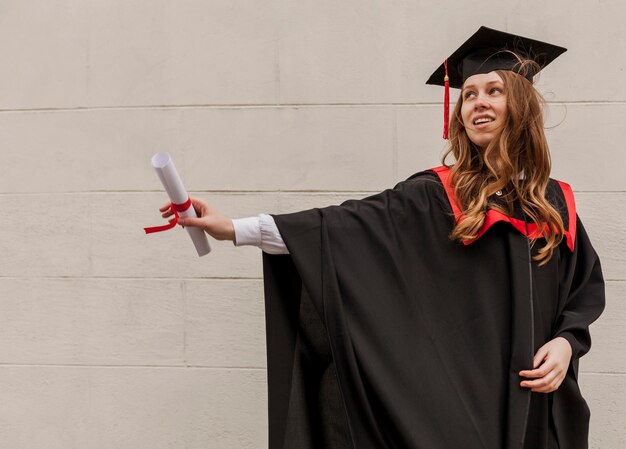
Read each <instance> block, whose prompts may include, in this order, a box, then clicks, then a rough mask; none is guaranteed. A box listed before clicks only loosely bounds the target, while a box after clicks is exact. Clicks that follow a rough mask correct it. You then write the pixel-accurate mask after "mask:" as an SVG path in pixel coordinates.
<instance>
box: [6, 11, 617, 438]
mask: <svg viewBox="0 0 626 449" xmlns="http://www.w3.org/2000/svg"><path fill="white" fill-rule="evenodd" d="M624 23H626V6H624V3H623V1H622V0H606V1H601V0H585V1H582V0H555V1H536V0H531V1H523V2H522V1H514V0H507V1H503V2H491V3H478V2H466V1H448V2H443V3H442V2H440V1H436V0H423V1H419V2H418V1H372V0H342V1H334V2H331V1H319V0H317V1H310V0H300V1H292V2H286V1H281V0H266V1H263V2H252V1H244V0H212V1H205V0H181V1H178V2H171V1H164V0H153V1H145V0H144V1H139V0H134V1H128V0H123V1H122V0H89V1H85V0H55V1H51V0H21V1H17V0H4V1H2V2H0V55H2V63H1V64H0V151H1V154H2V158H1V159H0V207H1V208H2V210H3V211H4V213H3V214H2V215H1V216H0V248H1V249H2V254H1V256H0V292H1V293H0V397H1V398H2V400H1V401H0V447H6V448H11V449H39V448H42V449H43V448H45V449H70V448H81V449H82V448H89V449H110V448H119V449H165V448H187V449H199V448H203V449H206V448H215V449H227V448H238V449H239V448H263V447H266V438H267V430H266V419H267V418H266V391H265V380H266V378H265V369H264V367H265V354H264V350H265V348H264V322H263V304H262V284H261V279H260V277H261V265H260V252H259V251H258V250H257V249H255V248H238V249H236V248H234V247H232V245H231V244H229V243H224V242H213V248H214V251H213V253H212V254H211V255H209V256H207V257H204V258H202V259H198V258H197V257H196V256H195V253H194V250H193V248H192V246H191V243H190V242H189V239H188V237H187V236H186V235H185V233H184V232H182V231H180V230H178V231H176V232H170V233H166V234H159V235H154V236H149V237H146V236H144V235H143V232H142V229H141V228H142V227H143V226H146V225H153V224H157V223H158V222H159V217H158V214H157V212H156V208H157V207H158V206H159V205H160V204H161V203H162V202H163V201H164V200H165V199H166V198H165V196H164V194H163V193H162V189H161V186H160V184H159V182H158V180H157V178H156V176H155V175H154V173H153V172H152V171H151V169H150V167H149V158H150V156H151V155H152V154H153V153H155V152H157V151H169V152H171V153H172V155H173V157H174V160H175V162H176V164H177V166H178V168H179V171H180V172H181V175H182V176H183V179H184V180H185V182H186V184H187V186H188V188H189V189H190V190H191V191H192V192H193V193H196V194H197V195H199V196H201V197H204V198H208V199H210V200H211V201H212V202H213V203H214V204H215V205H216V206H217V207H218V208H220V209H221V210H222V211H223V212H225V213H226V214H229V215H231V216H246V215H251V214H256V213H258V212H263V211H268V212H287V211H294V210H299V209H304V208H307V207H312V206H324V205H328V204H336V203H338V202H340V201H342V200H343V199H346V198H350V197H357V196H362V195H363V194H365V193H367V192H375V191H378V190H380V189H383V188H386V187H389V186H391V185H393V184H395V183H396V182H397V181H398V180H400V179H403V178H405V177H406V176H408V175H409V174H411V173H413V172H415V171H418V170H420V169H423V168H427V167H430V166H433V165H436V164H437V163H438V159H439V155H440V153H441V150H442V149H443V148H444V144H443V142H442V141H441V139H440V133H441V123H440V117H441V106H440V103H439V102H440V99H441V97H442V92H441V90H440V89H437V88H434V87H432V86H425V85H424V81H425V79H426V78H427V77H428V75H429V74H430V73H431V72H432V70H434V68H435V67H436V66H437V65H438V64H440V63H441V60H442V58H443V57H445V56H447V55H448V54H449V53H450V52H451V51H452V50H453V49H454V48H455V47H456V45H458V44H459V43H461V42H463V41H464V40H465V39H466V38H467V36H469V35H470V34H471V33H473V32H474V31H475V30H476V29H477V28H478V27H479V26H480V25H487V26H491V27H494V28H498V29H503V30H508V31H510V32H515V33H519V34H523V35H527V36H532V37H535V38H538V39H543V40H547V41H551V42H554V43H557V44H560V45H564V46H566V47H568V48H569V49H570V51H569V52H567V53H566V54H565V55H563V56H562V57H561V58H559V59H558V60H557V61H556V62H555V63H554V64H553V65H552V66H551V67H550V68H549V70H546V71H545V74H543V76H542V77H541V79H540V81H539V83H538V87H539V89H540V90H541V91H542V92H544V93H545V94H546V96H547V98H548V100H549V101H550V103H551V104H550V112H549V117H548V123H547V125H548V126H549V128H550V129H549V130H548V131H547V134H548V138H549V140H550V144H551V148H552V151H553V160H554V165H555V170H554V176H555V177H558V178H560V179H564V180H566V181H568V182H570V183H571V184H572V185H573V187H574V190H575V193H576V197H577V201H578V205H579V211H580V215H581V217H582V219H583V221H584V222H585V224H586V227H587V228H588V232H589V234H590V235H591V238H592V240H593V242H594V243H595V245H596V247H597V250H598V252H599V253H600V255H601V257H602V261H603V265H604V269H605V275H606V278H607V279H608V284H607V288H608V305H607V309H606V312H605V314H604V316H603V317H602V318H601V319H600V320H599V321H598V322H597V323H596V324H594V326H593V329H592V331H593V336H594V348H593V350H592V351H591V353H590V354H589V355H588V356H586V357H585V358H584V359H583V361H582V362H581V369H582V374H581V388H582V389H583V393H584V395H585V396H586V398H587V399H588V402H589V403H590V406H591V409H592V415H593V416H592V436H591V440H592V445H591V446H592V447H593V448H598V449H600V448H602V449H607V448H621V447H626V430H625V429H624V425H623V424H624V422H625V421H626V407H625V403H626V355H625V354H624V351H623V348H624V346H625V344H626V329H625V328H624V326H623V323H624V321H625V320H626V302H625V300H624V296H625V293H626V282H625V281H626V278H625V274H626V256H625V254H626V237H624V230H625V229H624V225H623V220H624V218H626V205H625V204H626V202H625V200H626V178H625V177H624V176H623V173H622V172H623V170H622V166H623V165H624V163H625V162H626V157H625V156H624V151H623V150H624V148H623V147H624V145H623V139H621V137H622V135H623V132H622V128H623V117H624V116H625V115H626V87H624V86H625V83H624V76H625V75H624V67H625V63H626V52H624V51H623V49H624V47H625V46H626V32H625V31H624Z"/></svg>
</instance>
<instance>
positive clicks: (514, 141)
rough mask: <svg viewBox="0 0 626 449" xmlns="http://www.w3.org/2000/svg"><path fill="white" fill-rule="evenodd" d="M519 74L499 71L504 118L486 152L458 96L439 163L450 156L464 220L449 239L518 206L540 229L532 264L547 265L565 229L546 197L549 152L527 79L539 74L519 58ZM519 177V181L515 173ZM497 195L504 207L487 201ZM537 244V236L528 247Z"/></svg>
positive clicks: (466, 237) (538, 101) (472, 232)
mask: <svg viewBox="0 0 626 449" xmlns="http://www.w3.org/2000/svg"><path fill="white" fill-rule="evenodd" d="M516 57H517V59H518V60H519V61H520V62H519V64H518V67H517V68H516V71H517V73H515V72H513V71H509V70H497V71H496V73H497V74H498V75H499V76H500V77H501V78H502V80H503V82H504V93H505V94H506V105H507V117H506V120H505V124H504V126H503V129H502V130H501V132H500V134H499V136H498V137H496V138H494V139H493V140H492V141H491V143H490V144H489V145H488V146H487V147H486V148H479V147H478V146H476V145H475V144H474V143H472V141H471V140H470V139H469V137H468V135H467V132H466V130H465V127H464V125H463V119H462V117H461V106H462V105H463V95H460V96H459V100H458V101H457V103H456V106H455V108H454V112H453V114H452V117H451V120H450V146H449V148H448V150H447V151H446V153H445V154H444V156H443V163H444V164H445V160H446V159H447V157H448V156H449V155H450V154H452V155H453V156H454V159H455V163H454V165H452V166H451V172H450V176H451V182H452V185H453V186H454V190H455V194H456V201H457V203H458V204H457V206H458V207H459V209H460V210H461V211H462V219H461V220H459V221H457V223H456V224H455V226H454V228H453V230H452V233H451V234H450V237H451V238H452V239H453V240H456V241H459V242H466V241H470V240H473V239H474V238H476V236H477V234H478V232H479V230H480V228H481V227H482V225H483V222H484V220H485V217H486V214H487V211H488V210H489V209H495V210H498V211H500V212H502V213H504V214H507V215H509V216H511V215H512V214H513V210H514V205H515V204H516V203H518V204H519V205H520V206H521V208H522V211H523V212H524V214H525V215H526V217H528V218H530V219H531V220H532V221H533V222H534V223H536V224H537V225H538V226H539V229H541V230H542V236H543V237H544V238H545V240H546V244H545V245H544V246H543V247H541V248H540V249H539V250H538V254H537V255H536V256H534V258H533V259H534V260H536V261H539V265H540V266H541V265H545V264H546V263H547V262H548V261H549V260H550V258H551V257H552V254H553V252H554V249H555V248H556V247H558V245H559V244H560V243H561V241H562V240H563V235H564V232H565V230H564V226H563V220H562V219H561V216H560V214H559V213H558V212H557V211H556V210H555V209H554V207H553V206H552V205H551V204H550V203H549V201H548V200H547V199H546V197H545V191H546V187H547V185H548V181H549V176H550V168H551V161H550V152H549V150H548V144H547V141H546V137H545V134H544V128H543V127H544V123H543V114H542V107H543V105H544V104H545V101H544V99H543V97H541V95H540V94H539V92H537V90H536V89H535V88H534V86H533V85H532V83H531V82H530V81H528V80H527V79H526V78H525V75H526V74H527V73H529V71H530V73H532V74H534V73H537V72H538V71H539V66H538V65H537V63H536V62H534V61H532V60H522V59H521V58H520V57H519V56H517V55H516ZM520 173H523V175H524V176H523V177H520V176H519V174H520ZM497 191H501V192H502V196H501V197H500V199H501V200H502V201H503V203H504V204H505V208H503V207H501V206H499V205H498V204H496V203H493V202H490V201H489V197H490V196H491V195H493V194H494V193H496V192H497ZM535 242H536V238H535V239H533V240H532V243H531V244H533V245H534V243H535Z"/></svg>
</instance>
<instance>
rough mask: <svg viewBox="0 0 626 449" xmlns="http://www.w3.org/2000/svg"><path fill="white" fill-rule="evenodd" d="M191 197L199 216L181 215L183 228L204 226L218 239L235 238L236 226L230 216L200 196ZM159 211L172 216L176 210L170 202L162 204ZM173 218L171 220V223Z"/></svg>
mask: <svg viewBox="0 0 626 449" xmlns="http://www.w3.org/2000/svg"><path fill="white" fill-rule="evenodd" d="M189 199H190V200H191V204H192V205H193V208H194V209H195V211H196V215H198V218H192V217H179V218H178V224H179V225H181V226H182V227H183V228H184V227H185V226H195V227H198V228H202V229H204V230H205V231H206V232H207V234H209V235H210V236H211V237H213V238H214V239H216V240H235V228H234V226H233V221H232V220H231V219H230V218H228V217H225V216H224V215H222V214H220V213H219V212H218V211H217V210H216V209H215V208H214V207H212V206H210V205H209V204H208V203H206V202H204V201H202V200H200V199H198V198H192V197H189ZM159 211H160V212H161V216H162V217H163V218H170V217H171V216H173V215H174V212H172V210H171V209H170V203H169V202H168V203H165V204H164V205H163V206H161V208H160V209H159ZM172 220H173V219H172ZM172 220H170V223H171V222H172Z"/></svg>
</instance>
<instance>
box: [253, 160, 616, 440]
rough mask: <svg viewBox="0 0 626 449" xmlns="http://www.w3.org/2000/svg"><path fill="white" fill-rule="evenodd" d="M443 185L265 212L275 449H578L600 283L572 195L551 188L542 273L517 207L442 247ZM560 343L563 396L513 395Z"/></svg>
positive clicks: (446, 208) (446, 207)
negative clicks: (268, 215)
mask: <svg viewBox="0 0 626 449" xmlns="http://www.w3.org/2000/svg"><path fill="white" fill-rule="evenodd" d="M448 174H449V171H448V169H447V167H438V168H435V169H432V170H427V171H424V172H421V173H418V174H416V175H413V176H412V177H410V178H409V179H407V180H406V181H403V182H401V183H399V184H398V185H397V186H396V187H394V188H393V189H389V190H385V191H384V192H382V193H379V194H377V195H373V196H370V197H368V198H365V199H362V200H351V201H347V202H345V203H343V204H342V205H340V206H331V207H326V208H321V209H312V210H307V211H303V212H298V213H294V214H285V215H275V216H274V220H275V222H276V225H277V227H278V229H279V230H280V233H281V235H282V237H283V240H284V242H285V244H286V246H287V248H288V249H289V252H290V254H289V255H269V254H265V253H264V255H263V261H264V264H263V265H264V280H265V284H264V285H265V306H266V330H267V354H268V392H269V394H268V401H269V447H270V449H292V448H293V449H296V448H297V449H313V448H326V449H347V448H351V449H383V448H385V449H478V448H484V449H495V448H506V449H513V448H515V449H523V448H525V447H528V448H531V447H532V448H533V449H552V448H557V447H560V448H562V449H583V448H587V447H588V443H587V441H588V424H589V409H588V407H587V404H586V402H585V400H584V399H583V397H582V396H581V393H580V390H579V388H578V360H579V358H580V357H581V356H582V355H583V354H585V353H586V352H587V351H588V350H589V348H590V345H591V341H590V337H589V331H588V326H589V324H590V323H591V322H593V321H594V320H595V319H597V318H598V316H599V315H600V313H601V312H602V310H603V308H604V282H603V278H602V272H601V268H600V261H599V259H598V256H597V255H596V252H595V251H594V249H593V247H592V246H591V243H590V241H589V238H588V237H587V234H586V233H585V230H584V228H583V226H582V223H581V222H580V220H579V218H578V217H577V215H576V211H575V205H574V198H573V194H572V191H571V189H570V188H569V186H568V185H567V184H565V183H562V182H559V181H555V180H552V179H551V180H550V182H549V186H548V189H547V192H546V197H547V198H548V199H549V201H550V202H551V204H553V205H554V206H555V208H556V209H557V210H558V211H559V212H560V213H561V215H562V218H563V221H564V225H565V229H566V238H565V239H564V241H563V242H562V244H561V245H560V247H559V248H558V249H557V250H556V251H555V252H554V255H553V257H552V258H551V259H550V261H549V262H548V263H547V264H546V265H544V266H541V267H539V266H538V264H537V262H534V261H531V260H530V258H531V257H532V255H534V254H536V253H537V250H538V247H540V246H541V244H542V242H543V240H541V239H539V240H537V241H536V244H535V245H534V246H532V245H530V240H529V238H528V237H527V236H529V235H531V236H532V235H533V232H536V226H534V224H533V223H530V224H527V223H526V222H525V221H524V219H523V218H524V217H523V215H521V211H519V210H517V211H516V213H515V214H514V216H513V217H507V216H505V215H502V214H500V213H498V212H496V211H495V210H490V211H489V213H488V216H487V218H486V220H485V225H484V226H483V229H482V230H481V233H480V235H479V237H478V238H477V239H476V240H475V241H473V242H471V243H469V244H461V243H458V242H454V241H452V240H451V239H450V237H449V235H450V232H451V230H452V228H453V226H454V221H455V218H456V219H458V218H460V212H459V210H458V209H457V208H456V206H455V202H454V191H453V189H452V186H451V185H450V182H449V179H448ZM494 200H497V199H496V198H494ZM455 216H456V217H455ZM557 336H562V337H564V338H566V339H567V340H568V341H569V343H570V344H571V346H572V352H573V353H572V359H571V363H570V366H569V370H568V373H567V376H566V378H565V379H564V381H563V383H562V384H561V386H560V388H559V389H558V390H557V391H555V392H553V393H550V394H541V393H531V391H530V390H529V389H527V388H522V387H520V386H519V383H520V381H521V380H522V379H521V378H520V376H519V374H518V373H519V371H521V370H523V369H532V364H533V356H534V354H535V352H536V351H537V349H538V348H539V347H541V346H542V345H543V344H544V343H546V342H548V341H549V340H551V339H553V338H555V337H557Z"/></svg>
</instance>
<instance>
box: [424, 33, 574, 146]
mask: <svg viewBox="0 0 626 449" xmlns="http://www.w3.org/2000/svg"><path fill="white" fill-rule="evenodd" d="M566 51H567V49H566V48H563V47H559V46H557V45H552V44H548V43H546V42H541V41H537V40H534V39H529V38H527V37H522V36H518V35H515V34H510V33H505V32H503V31H498V30H494V29H492V28H487V27H484V26H481V27H480V28H479V29H478V31H476V32H475V33H474V34H473V35H472V36H471V37H470V38H469V39H468V40H466V41H465V42H464V43H463V44H462V45H461V46H460V47H459V48H458V49H457V50H456V51H455V52H454V53H452V55H450V56H449V57H448V58H447V59H446V60H445V61H444V62H443V64H441V65H440V66H439V67H438V68H437V70H435V72H434V73H433V74H432V75H431V76H430V78H428V81H426V84H435V85H438V86H444V87H445V94H444V132H443V138H444V139H447V138H448V120H449V115H450V114H449V111H450V92H449V88H450V87H453V88H456V89H460V88H461V87H462V86H463V83H464V82H465V80H466V79H467V78H469V77H470V76H472V75H477V74H479V73H489V72H493V71H494V70H511V71H513V72H516V73H520V72H519V69H520V60H519V59H518V58H517V57H516V55H515V54H517V55H519V56H520V57H522V58H524V59H531V60H533V61H535V62H536V63H537V64H538V66H539V68H538V69H537V70H536V71H534V70H527V71H525V73H522V75H523V76H525V77H526V78H527V79H528V80H529V81H530V82H532V81H533V77H534V76H535V75H536V74H537V73H538V72H539V71H540V70H541V69H543V68H544V67H545V66H547V65H548V64H550V63H551V62H552V61H553V60H555V59H556V58H557V57H558V56H559V55H561V54H562V53H564V52H566ZM511 52H515V54H513V53H511Z"/></svg>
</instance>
